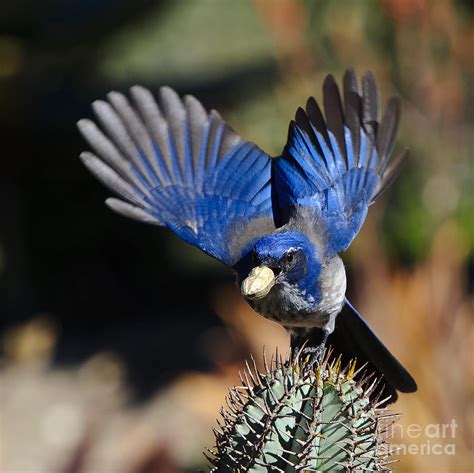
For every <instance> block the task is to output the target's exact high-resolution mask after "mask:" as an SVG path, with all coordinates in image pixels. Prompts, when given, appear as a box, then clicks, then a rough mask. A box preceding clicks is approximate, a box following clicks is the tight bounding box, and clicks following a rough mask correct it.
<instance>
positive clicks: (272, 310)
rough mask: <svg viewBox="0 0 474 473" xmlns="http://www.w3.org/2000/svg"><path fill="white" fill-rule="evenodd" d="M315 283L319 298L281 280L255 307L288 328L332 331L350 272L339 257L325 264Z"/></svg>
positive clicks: (341, 304)
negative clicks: (323, 328) (318, 328)
mask: <svg viewBox="0 0 474 473" xmlns="http://www.w3.org/2000/svg"><path fill="white" fill-rule="evenodd" d="M315 284H317V285H318V288H317V291H315V294H319V297H317V298H315V297H314V296H313V295H312V294H309V293H307V292H306V291H305V290H302V289H301V288H300V287H299V286H297V285H293V284H289V283H288V282H286V281H279V282H278V283H277V284H275V286H274V287H273V288H272V290H271V291H270V293H269V294H268V295H267V296H266V297H264V298H263V299H261V300H259V301H254V302H253V303H251V305H252V306H253V308H254V310H255V311H256V312H258V313H259V314H261V315H263V316H264V317H266V318H267V319H270V320H273V321H275V322H278V323H280V324H281V325H284V326H285V327H307V328H311V327H326V328H327V329H329V331H332V330H333V329H334V322H335V317H336V315H337V314H338V313H339V312H340V311H341V309H342V306H343V305H344V297H345V293H346V272H345V269H344V264H343V263H342V260H341V259H340V258H339V257H338V256H336V257H334V258H331V260H329V261H328V262H326V264H324V265H323V267H322V268H321V273H320V276H319V278H318V281H315Z"/></svg>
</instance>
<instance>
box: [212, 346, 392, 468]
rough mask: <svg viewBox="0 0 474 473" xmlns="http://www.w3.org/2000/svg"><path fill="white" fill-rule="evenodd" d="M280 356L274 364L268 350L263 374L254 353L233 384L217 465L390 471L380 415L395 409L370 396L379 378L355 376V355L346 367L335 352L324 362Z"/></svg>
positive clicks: (383, 416) (214, 457) (218, 436)
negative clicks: (333, 358)
mask: <svg viewBox="0 0 474 473" xmlns="http://www.w3.org/2000/svg"><path fill="white" fill-rule="evenodd" d="M275 360H276V361H273V360H272V362H271V363H270V366H271V368H272V369H270V368H269V367H268V363H267V362H266V357H265V356H264V361H265V372H264V373H260V372H259V370H258V369H257V367H256V364H255V362H254V361H253V359H252V361H253V367H252V368H250V367H249V365H248V364H247V369H246V370H245V371H244V373H243V376H241V380H242V384H243V386H240V387H235V388H231V389H230V391H229V394H228V396H227V398H226V402H227V406H228V407H227V409H225V410H224V409H222V410H221V415H222V417H223V420H224V423H223V424H219V427H220V430H217V429H215V432H214V433H215V435H216V448H215V450H209V452H211V454H212V455H211V456H208V459H209V460H210V461H211V462H212V463H213V465H214V468H213V469H212V471H218V472H246V471H249V472H264V471H275V472H290V471H291V472H293V471H296V472H298V471H301V472H303V471H304V472H307V471H317V472H356V471H390V469H389V467H388V464H389V463H391V462H388V460H387V459H388V455H389V450H388V449H387V445H386V438H383V437H384V435H383V432H382V430H384V429H382V425H383V424H384V422H382V421H384V420H387V419H390V418H391V417H393V416H390V415H388V414H387V413H386V411H385V409H382V408H380V405H381V404H382V402H383V400H382V401H378V400H377V399H375V400H374V399H372V398H371V396H370V394H371V393H373V391H374V388H375V386H376V381H375V380H372V379H369V378H367V377H363V379H362V380H358V381H356V380H355V379H354V377H355V376H356V374H358V372H356V370H355V362H351V363H350V364H349V365H348V366H347V367H345V368H344V369H343V368H342V367H341V362H340V360H336V361H333V362H330V361H329V360H330V354H326V355H325V357H324V359H323V361H322V363H321V364H320V365H310V364H308V363H307V362H304V361H301V360H300V357H295V359H294V360H290V361H287V362H283V361H282V360H281V358H280V359H279V357H278V354H277V356H276V357H275ZM358 371H360V370H358ZM385 423H386V422H385ZM385 430H387V429H385Z"/></svg>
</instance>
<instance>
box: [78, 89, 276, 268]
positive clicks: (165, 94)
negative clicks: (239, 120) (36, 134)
mask: <svg viewBox="0 0 474 473" xmlns="http://www.w3.org/2000/svg"><path fill="white" fill-rule="evenodd" d="M130 92H131V97H132V99H133V102H134V104H135V106H134V107H133V106H132V105H131V104H130V102H129V101H128V99H127V98H126V97H125V96H124V95H122V94H119V93H117V92H111V93H110V94H109V95H108V102H105V101H96V102H94V104H93V109H94V112H95V114H96V116H97V118H98V121H99V123H100V124H101V126H102V128H103V130H104V131H101V130H100V129H99V127H98V126H96V124H95V123H94V122H92V121H91V120H87V119H84V120H80V121H79V122H78V127H79V129H80V131H81V133H82V134H83V136H84V137H85V139H86V140H87V141H88V142H89V144H90V145H91V147H92V149H93V151H94V153H91V152H84V153H82V154H81V159H82V161H83V162H84V164H85V165H86V166H87V167H88V168H89V169H90V171H91V172H92V173H93V174H95V175H96V177H97V178H98V179H99V180H101V181H102V182H103V183H104V184H105V185H106V186H108V187H109V188H110V189H111V190H112V191H113V192H114V193H115V194H117V195H118V196H119V198H118V199H117V198H110V199H107V201H106V203H107V205H108V206H109V207H111V208H112V209H113V210H115V211H116V212H118V213H120V214H123V215H125V216H127V217H131V218H134V219H136V220H140V221H144V222H148V223H153V224H157V225H163V226H166V227H168V228H170V229H171V230H172V231H173V232H174V233H175V234H176V235H178V236H179V237H181V238H182V239H183V240H185V241H187V242H188V243H191V244H192V245H195V246H197V247H199V248H200V249H201V250H203V251H204V252H206V253H208V254H209V255H211V256H213V257H215V258H217V259H219V260H220V261H222V262H224V263H226V264H228V265H233V264H234V263H235V262H236V261H237V259H238V258H239V256H240V255H241V252H242V249H243V247H244V246H245V245H246V244H247V243H248V242H249V241H250V240H251V239H252V238H255V237H256V236H259V235H261V234H263V233H267V232H268V231H271V230H272V229H274V225H273V214H272V204H271V191H270V177H271V164H270V158H269V156H268V155H267V154H265V153H264V152H263V151H262V150H260V149H259V148H258V147H257V146H255V145H254V144H252V143H249V142H246V141H244V140H242V139H241V138H240V137H239V136H238V135H237V134H235V133H234V131H233V130H231V128H230V127H229V126H228V125H227V124H226V123H225V122H224V121H223V120H222V118H221V117H220V116H219V114H218V113H217V112H215V111H211V112H210V113H207V112H206V111H205V110H204V108H203V107H202V105H201V104H200V103H199V102H198V101H197V100H196V99H195V98H194V97H192V96H186V97H184V99H183V100H181V99H180V98H179V97H178V95H177V94H176V92H174V91H173V90H172V89H170V88H169V87H162V88H161V89H160V105H158V104H157V103H156V101H155V99H154V98H153V96H152V94H151V93H150V92H149V91H148V90H147V89H144V88H143V87H139V86H135V87H132V88H131V91H130Z"/></svg>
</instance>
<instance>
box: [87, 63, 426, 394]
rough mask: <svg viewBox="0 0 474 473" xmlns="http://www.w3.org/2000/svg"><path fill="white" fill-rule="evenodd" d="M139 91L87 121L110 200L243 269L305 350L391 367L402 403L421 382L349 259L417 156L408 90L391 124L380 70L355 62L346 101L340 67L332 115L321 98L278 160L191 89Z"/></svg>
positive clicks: (391, 107) (253, 301)
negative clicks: (403, 128)
mask: <svg viewBox="0 0 474 473" xmlns="http://www.w3.org/2000/svg"><path fill="white" fill-rule="evenodd" d="M130 96H131V99H132V101H133V105H132V104H131V103H130V102H129V100H128V99H127V98H126V97H125V96H124V95H122V94H120V93H118V92H111V93H109V94H108V96H107V98H108V101H100V100H98V101H96V102H94V103H93V110H94V113H95V115H96V117H97V120H98V122H99V124H100V128H99V127H98V126H97V125H96V124H95V123H94V122H93V121H91V120H88V119H83V120H80V121H79V122H78V127H79V130H80V131H81V133H82V135H83V136H84V138H85V139H86V140H87V141H88V143H89V145H90V146H91V148H92V150H93V152H83V153H82V154H81V156H80V157H81V159H82V161H83V162H84V164H85V165H86V167H87V168H88V169H89V170H90V171H91V172H92V173H93V174H94V175H95V176H96V177H97V178H98V179H99V180H100V181H102V182H103V183H104V184H105V185H106V186H107V187H109V188H110V189H111V190H112V191H113V192H114V193H115V194H116V195H117V196H118V198H115V197H114V198H109V199H107V200H106V204H107V205H108V206H109V207H110V208H111V209H112V210H114V211H116V212H118V213H119V214H122V215H124V216H126V217H130V218H132V219H135V220H138V221H141V222H147V223H151V224H155V225H160V226H166V227H168V228H169V229H171V230H172V231H173V232H174V233H175V234H176V235H177V236H179V237H180V238H182V239H183V240H185V241H186V242H188V243H190V244H191V245H195V246H197V247H198V248H200V249H201V250H202V251H204V252H205V253H207V254H208V255H210V256H212V257H214V258H216V259H218V260H219V261H221V262H223V263H224V264H225V265H227V266H228V267H229V268H232V269H233V271H234V272H235V274H236V279H237V284H238V287H239V288H240V291H241V294H242V295H243V296H244V298H245V299H246V300H247V302H248V303H249V304H250V305H251V306H252V307H253V309H254V310H255V311H256V312H258V313H259V314H261V315H263V316H264V317H266V318H268V319H270V320H273V321H275V322H277V323H279V324H281V325H282V326H283V327H285V328H286V329H287V330H288V331H289V333H290V334H291V345H292V347H293V348H294V349H298V348H300V347H302V346H303V345H305V344H306V345H305V349H306V350H308V351H310V352H312V353H313V355H314V359H316V360H317V359H319V358H320V356H321V354H322V352H323V349H324V347H325V345H326V342H328V339H329V342H330V343H331V344H332V345H333V346H334V347H335V348H336V352H338V353H342V354H343V355H346V356H348V357H353V356H356V357H357V358H358V360H359V361H363V362H367V363H368V369H372V370H373V371H375V372H376V373H377V374H379V375H383V377H384V382H385V384H384V386H383V387H382V388H380V389H381V391H380V393H379V394H383V395H387V396H391V399H390V401H394V400H395V399H396V398H397V390H398V391H402V392H413V391H416V389H417V388H416V383H415V381H414V379H413V378H412V377H411V376H410V374H409V373H408V372H407V370H406V369H405V368H404V367H403V366H402V365H401V364H400V363H399V362H398V361H397V360H396V358H395V357H394V356H393V355H392V354H391V353H390V352H389V350H388V349H387V348H386V347H385V346H384V345H383V343H382V342H381V341H380V340H379V339H378V338H377V336H376V335H375V334H374V332H373V331H372V330H371V329H370V327H369V326H368V325H367V323H366V322H365V321H364V320H363V318H362V317H361V315H360V314H359V313H358V312H357V311H356V310H355V308H354V307H353V306H352V305H351V304H350V302H349V301H348V300H347V298H346V295H345V294H346V274H345V270H344V264H343V262H342V260H341V258H340V256H339V253H341V252H343V251H345V250H346V249H347V248H348V247H349V245H350V244H351V242H352V240H353V239H354V238H355V236H356V235H357V233H358V232H359V230H360V228H361V226H362V224H363V223H364V220H365V218H366V215H367V210H368V207H369V205H370V204H372V203H373V202H374V201H375V199H376V198H377V197H378V196H379V195H380V194H381V193H382V192H383V191H384V190H385V189H386V188H387V187H388V186H389V185H390V184H391V182H392V181H393V179H394V178H395V177H396V175H397V173H398V171H399V169H400V165H401V163H402V162H403V160H404V157H405V156H406V152H405V153H402V154H401V155H400V156H399V157H398V158H397V159H395V160H390V157H391V154H392V150H393V147H394V143H395V139H396V134H397V129H398V124H399V119H400V103H399V99H398V98H395V97H393V98H391V99H390V100H389V101H388V104H387V107H386V111H385V114H384V116H383V119H382V120H381V121H380V117H379V115H380V106H379V91H378V88H377V85H376V82H375V79H374V76H373V74H372V73H371V72H368V73H366V74H365V75H364V76H363V79H362V87H361V88H360V86H359V83H358V79H357V76H356V74H355V72H354V71H353V70H352V69H349V70H347V71H346V73H345V75H344V79H343V97H342V98H341V94H340V92H339V88H338V86H337V84H336V82H335V80H334V78H333V76H332V75H328V76H327V77H326V79H325V81H324V85H323V99H324V100H323V102H324V107H323V108H324V112H325V113H324V115H323V113H322V111H321V108H320V107H319V105H318V104H317V102H316V101H315V99H314V98H313V97H310V98H309V99H308V101H307V104H306V109H305V110H304V109H302V108H299V109H298V110H297V112H296V116H295V120H293V121H291V123H290V126H289V132H288V140H287V143H286V145H285V147H284V149H283V152H282V153H281V155H280V156H278V157H276V158H271V157H270V156H269V155H268V154H267V153H265V152H264V151H262V150H261V149H260V148H259V147H258V146H256V145H255V144H253V143H250V142H248V141H245V140H243V139H242V138H241V137H240V136H238V135H237V134H236V133H235V132H234V131H233V130H232V129H231V128H230V127H229V126H228V125H227V123H226V122H225V121H224V120H223V119H222V118H221V116H220V115H219V114H218V112H216V111H215V110H212V111H211V112H210V113H208V112H207V111H206V110H205V109H204V108H203V106H202V105H201V104H200V103H199V101H198V100H196V99H195V98H194V97H192V96H190V95H187V96H185V97H184V98H183V99H180V97H179V96H178V95H177V94H176V92H174V91H173V90H172V89H171V88H169V87H162V88H161V89H160V91H159V105H158V104H157V102H156V101H155V99H154V97H153V96H152V94H151V93H150V92H149V91H148V90H147V89H145V88H143V87H140V86H134V87H132V88H131V89H130ZM343 309H344V311H343ZM341 311H343V312H342V313H341ZM338 314H341V315H340V316H339V317H338ZM329 342H328V343H329Z"/></svg>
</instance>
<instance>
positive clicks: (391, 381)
mask: <svg viewBox="0 0 474 473" xmlns="http://www.w3.org/2000/svg"><path fill="white" fill-rule="evenodd" d="M327 345H328V346H332V347H333V348H334V356H339V355H342V361H343V363H348V362H349V361H350V360H351V359H353V358H357V365H358V366H362V365H363V364H365V363H367V366H366V371H367V373H371V372H375V374H376V376H377V377H378V378H381V377H382V375H383V378H382V381H381V383H380V385H379V386H380V387H379V389H378V392H377V394H381V399H383V398H386V397H388V396H391V398H390V400H389V401H388V402H395V401H396V399H397V397H398V396H397V391H401V392H407V393H409V392H414V391H416V389H417V386H416V382H415V380H414V379H413V378H412V376H411V375H410V373H408V371H407V370H406V369H405V368H404V367H403V366H402V365H401V363H400V362H399V361H398V360H397V359H396V358H395V357H394V356H393V355H392V354H391V353H390V351H389V350H388V349H387V347H386V346H385V345H384V344H383V343H382V342H381V341H380V340H379V338H378V337H377V335H375V333H374V332H373V331H372V329H371V328H370V327H369V325H368V324H367V322H366V321H365V320H364V319H363V318H362V316H361V315H360V314H359V313H358V312H357V311H356V309H355V308H354V307H353V306H352V304H351V303H350V302H349V301H348V300H347V298H346V305H345V307H344V309H343V310H342V312H341V313H340V314H339V315H338V316H337V319H336V328H335V330H334V332H333V333H332V334H331V335H330V336H329V338H328V341H327Z"/></svg>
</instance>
